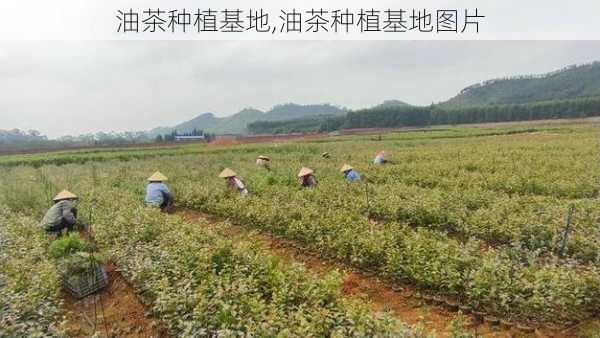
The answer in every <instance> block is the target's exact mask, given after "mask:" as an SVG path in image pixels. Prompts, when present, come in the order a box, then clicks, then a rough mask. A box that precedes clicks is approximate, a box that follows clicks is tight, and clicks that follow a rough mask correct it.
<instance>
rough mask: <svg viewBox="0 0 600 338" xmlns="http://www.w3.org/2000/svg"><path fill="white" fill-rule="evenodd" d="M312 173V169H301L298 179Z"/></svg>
mask: <svg viewBox="0 0 600 338" xmlns="http://www.w3.org/2000/svg"><path fill="white" fill-rule="evenodd" d="M312 173H313V170H312V169H310V168H307V167H302V169H300V172H299V173H298V177H302V176H306V175H310V174H312Z"/></svg>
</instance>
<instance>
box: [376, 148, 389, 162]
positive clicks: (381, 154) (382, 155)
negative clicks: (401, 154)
mask: <svg viewBox="0 0 600 338" xmlns="http://www.w3.org/2000/svg"><path fill="white" fill-rule="evenodd" d="M386 162H387V160H386V159H385V151H383V150H382V151H380V152H378V153H377V155H376V156H375V159H374V160H373V163H374V164H377V165H382V164H384V163H386Z"/></svg>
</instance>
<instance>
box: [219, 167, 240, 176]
mask: <svg viewBox="0 0 600 338" xmlns="http://www.w3.org/2000/svg"><path fill="white" fill-rule="evenodd" d="M234 176H237V174H236V173H235V171H233V170H231V169H229V168H225V169H223V171H221V173H220V174H219V177H220V178H228V177H234Z"/></svg>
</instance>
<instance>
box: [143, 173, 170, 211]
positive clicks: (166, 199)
mask: <svg viewBox="0 0 600 338" xmlns="http://www.w3.org/2000/svg"><path fill="white" fill-rule="evenodd" d="M166 180H167V177H166V176H165V175H163V174H161V173H160V172H158V171H157V172H155V173H154V174H152V176H150V177H148V185H147V186H146V198H145V200H146V205H147V206H149V207H155V208H160V209H161V210H163V211H166V210H168V208H169V207H171V206H172V205H173V194H171V192H170V191H169V187H167V185H166V184H164V183H163V182H164V181H166Z"/></svg>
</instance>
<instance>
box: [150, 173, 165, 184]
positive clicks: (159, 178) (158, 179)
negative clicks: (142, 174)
mask: <svg viewBox="0 0 600 338" xmlns="http://www.w3.org/2000/svg"><path fill="white" fill-rule="evenodd" d="M166 180H168V178H167V176H165V175H163V174H162V173H161V172H160V171H157V172H155V173H154V174H152V176H150V177H148V181H150V182H162V181H166Z"/></svg>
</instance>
